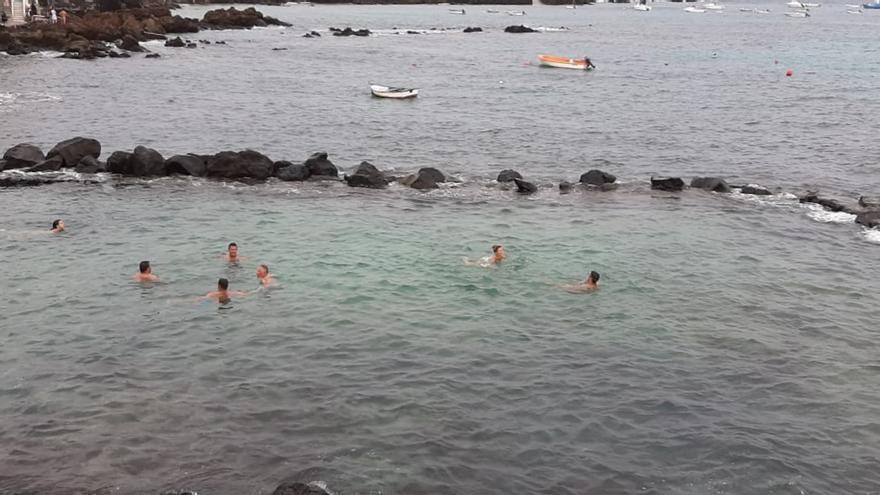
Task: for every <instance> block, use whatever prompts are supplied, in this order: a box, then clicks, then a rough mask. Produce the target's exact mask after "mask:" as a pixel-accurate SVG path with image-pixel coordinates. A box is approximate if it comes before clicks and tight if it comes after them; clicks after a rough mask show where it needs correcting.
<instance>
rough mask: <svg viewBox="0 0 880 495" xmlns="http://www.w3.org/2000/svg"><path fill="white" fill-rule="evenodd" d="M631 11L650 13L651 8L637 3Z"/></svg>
mask: <svg viewBox="0 0 880 495" xmlns="http://www.w3.org/2000/svg"><path fill="white" fill-rule="evenodd" d="M633 10H638V11H639V12H650V11H651V6H650V5H645V4H643V3H637V4H635V5H633Z"/></svg>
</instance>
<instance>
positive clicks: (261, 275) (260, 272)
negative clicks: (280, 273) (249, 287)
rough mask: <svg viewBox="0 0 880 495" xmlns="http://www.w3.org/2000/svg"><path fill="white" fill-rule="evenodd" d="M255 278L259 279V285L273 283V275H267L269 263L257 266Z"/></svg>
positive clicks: (264, 285)
mask: <svg viewBox="0 0 880 495" xmlns="http://www.w3.org/2000/svg"><path fill="white" fill-rule="evenodd" d="M257 278H258V279H259V280H260V286H261V287H269V286H272V285H275V277H273V276H272V275H269V265H266V264H263V265H260V266H258V267H257Z"/></svg>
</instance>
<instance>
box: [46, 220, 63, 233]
mask: <svg viewBox="0 0 880 495" xmlns="http://www.w3.org/2000/svg"><path fill="white" fill-rule="evenodd" d="M49 232H51V233H52V234H57V233H59V232H64V220H62V219H60V218H59V219H57V220H55V221H54V222H52V229H51V230H49Z"/></svg>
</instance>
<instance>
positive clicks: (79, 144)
mask: <svg viewBox="0 0 880 495" xmlns="http://www.w3.org/2000/svg"><path fill="white" fill-rule="evenodd" d="M87 155H91V156H93V157H95V158H98V157H100V156H101V143H99V142H98V141H97V140H95V139H90V138H84V137H75V138H71V139H68V140H66V141H61V142H60V143H58V144H56V145H55V147H54V148H52V149H51V150H49V154H47V155H46V158H52V157H55V156H60V157H61V160H62V162H63V165H62V167H75V166H76V164H77V163H79V161H80V160H82V159H83V157H84V156H87Z"/></svg>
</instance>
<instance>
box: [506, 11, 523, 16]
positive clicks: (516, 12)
mask: <svg viewBox="0 0 880 495" xmlns="http://www.w3.org/2000/svg"><path fill="white" fill-rule="evenodd" d="M507 15H526V12H525V11H524V10H508V11H507Z"/></svg>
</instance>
